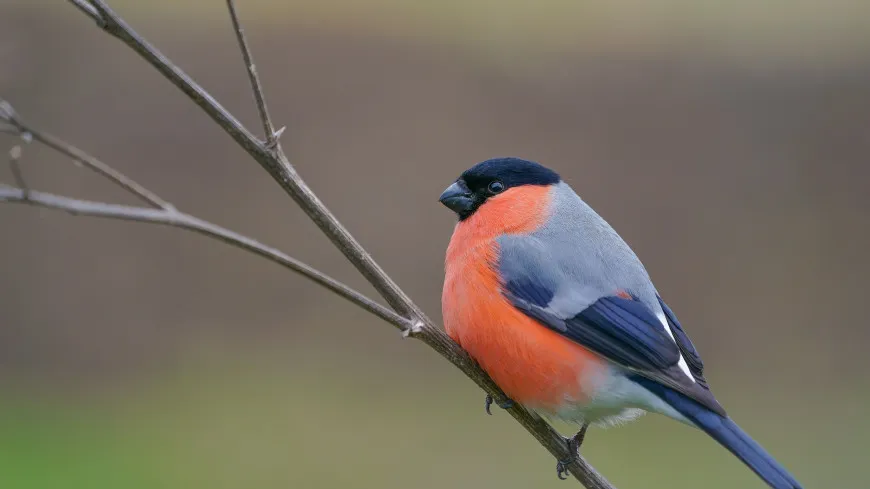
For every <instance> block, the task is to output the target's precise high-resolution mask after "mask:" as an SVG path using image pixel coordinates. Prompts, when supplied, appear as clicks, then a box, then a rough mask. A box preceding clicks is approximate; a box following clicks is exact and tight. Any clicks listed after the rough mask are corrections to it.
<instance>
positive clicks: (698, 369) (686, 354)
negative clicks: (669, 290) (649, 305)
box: [656, 296, 709, 389]
mask: <svg viewBox="0 0 870 489" xmlns="http://www.w3.org/2000/svg"><path fill="white" fill-rule="evenodd" d="M656 298H658V300H659V305H661V307H662V311H664V313H665V317H666V318H667V320H668V326H669V327H670V328H671V333H673V334H674V340H676V342H677V346H678V347H679V348H680V352H682V354H683V358H685V359H686V364H687V365H688V366H689V371H691V372H692V376H693V377H695V381H696V382H697V383H698V384H700V385H701V386H703V387H704V388H707V389H709V386H708V384H707V379H705V378H704V362H703V361H701V355H700V354H698V350H696V349H695V345H693V344H692V340H690V339H689V336H688V335H687V334H686V332H685V331H683V327H682V325H680V322H679V321H678V320H677V316H676V315H675V314H674V311H672V310H671V308H670V307H668V305H667V304H665V301H663V300H662V298H661V297H659V296H656Z"/></svg>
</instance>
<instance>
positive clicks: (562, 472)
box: [556, 460, 571, 480]
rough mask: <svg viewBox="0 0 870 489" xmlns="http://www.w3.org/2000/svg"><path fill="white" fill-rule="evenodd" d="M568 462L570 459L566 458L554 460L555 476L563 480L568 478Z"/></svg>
mask: <svg viewBox="0 0 870 489" xmlns="http://www.w3.org/2000/svg"><path fill="white" fill-rule="evenodd" d="M570 463H571V461H570V460H568V461H564V460H557V461H556V477H558V478H559V480H565V479H567V478H568V474H569V472H568V464H570Z"/></svg>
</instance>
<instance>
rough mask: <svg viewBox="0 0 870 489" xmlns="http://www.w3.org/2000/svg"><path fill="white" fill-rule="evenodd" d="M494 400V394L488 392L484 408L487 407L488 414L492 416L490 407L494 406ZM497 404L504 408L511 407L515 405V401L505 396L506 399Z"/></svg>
mask: <svg viewBox="0 0 870 489" xmlns="http://www.w3.org/2000/svg"><path fill="white" fill-rule="evenodd" d="M493 402H494V400H493V398H492V396H491V395H489V394H487V395H486V401H484V405H483V407H484V409H486V414H488V415H490V416H492V411H490V410H489V407H490V406H492V403H493ZM496 404H497V405H498V407H500V408H502V409H510V408H512V407H514V401H512V400H510V399H507V398H505V400H504V401H499V402H497V403H496Z"/></svg>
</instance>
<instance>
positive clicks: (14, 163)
mask: <svg viewBox="0 0 870 489" xmlns="http://www.w3.org/2000/svg"><path fill="white" fill-rule="evenodd" d="M20 159H21V146H18V145H16V146H13V147H12V149H10V150H9V169H10V170H12V178H13V179H14V180H15V184H16V185H18V186H19V187H21V191H22V192H21V193H22V195H23V196H24V198H25V199H26V198H27V196H28V195H29V194H30V187H28V186H27V182H26V181H25V180H24V173H22V171H21V167H20V166H19V164H18V161H19V160H20Z"/></svg>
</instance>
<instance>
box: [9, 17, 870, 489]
mask: <svg viewBox="0 0 870 489" xmlns="http://www.w3.org/2000/svg"><path fill="white" fill-rule="evenodd" d="M110 4H111V5H113V6H115V7H116V9H117V10H118V11H119V12H120V13H121V14H122V15H124V16H125V17H126V19H127V20H128V21H129V22H130V23H131V24H132V25H133V26H134V27H135V28H136V29H138V30H139V32H140V33H142V34H143V35H145V36H146V37H147V38H148V39H149V40H150V41H152V42H153V43H154V44H155V45H157V46H158V47H159V48H160V49H161V50H163V52H164V53H166V54H167V55H169V56H170V57H172V58H173V59H174V60H175V61H176V62H177V63H179V64H180V65H181V66H182V67H184V69H186V70H187V71H188V73H190V74H191V75H192V76H193V77H195V78H196V79H197V80H199V81H200V82H201V83H202V84H203V85H204V86H205V87H206V88H207V89H209V90H210V91H211V92H212V93H213V94H214V95H215V96H216V97H217V98H218V99H219V100H221V102H222V103H223V104H224V105H225V106H226V107H228V108H229V109H230V110H232V111H234V112H236V113H237V114H239V115H240V117H242V119H243V120H244V121H246V122H248V123H250V124H251V127H252V128H254V127H257V124H256V116H255V113H254V109H253V103H252V101H251V96H250V93H249V91H248V87H247V80H246V77H245V73H244V71H243V69H242V64H241V60H240V56H239V54H238V52H237V50H236V46H235V39H234V37H233V34H232V32H231V30H230V28H229V21H228V18H227V16H226V13H225V11H224V2H221V1H218V0H211V1H205V0H197V1H194V0H188V1H185V2H173V1H169V0H152V1H149V2H142V1H139V2H136V1H133V0H116V1H112V2H110ZM238 8H239V11H240V15H241V16H242V19H243V21H244V23H245V24H246V26H247V31H248V34H249V36H250V39H251V42H252V45H253V48H254V52H255V56H256V60H257V63H258V68H259V71H260V74H261V76H262V77H263V81H264V83H265V87H266V91H267V95H268V96H269V98H270V99H271V109H272V113H273V116H274V118H275V120H276V123H277V124H278V125H279V126H280V125H286V126H287V128H288V129H287V131H286V132H285V134H284V136H283V138H282V140H283V142H284V144H285V147H286V148H287V151H288V154H289V155H290V157H291V159H292V160H293V161H295V162H296V164H297V166H298V170H299V171H300V172H301V173H302V174H303V175H304V176H305V178H306V179H307V180H308V181H309V183H310V184H311V186H312V187H313V188H314V189H315V191H317V192H318V193H319V195H320V196H321V198H322V199H323V200H324V201H325V202H327V203H328V204H329V206H330V207H331V209H332V210H333V211H334V212H335V213H336V214H337V215H338V217H339V218H340V219H342V221H343V222H344V223H345V224H346V225H347V226H348V227H349V229H350V230H351V231H352V232H353V233H355V234H356V236H357V237H358V238H359V239H360V240H361V241H362V243H363V244H364V245H366V246H367V247H368V248H369V249H370V251H371V252H372V253H373V254H374V256H375V257H376V259H378V260H379V261H380V263H381V264H382V265H383V266H384V268H386V269H387V270H388V271H390V272H391V273H392V274H393V276H394V278H395V279H396V280H397V281H398V282H399V284H401V285H402V286H403V287H406V289H407V291H408V292H409V293H410V295H411V296H412V297H414V298H416V299H418V300H419V302H420V304H421V305H422V306H423V307H424V309H425V310H426V311H428V312H429V313H430V314H431V315H432V317H433V318H436V319H437V318H439V317H440V314H439V311H440V305H439V299H440V287H441V280H442V260H443V252H444V249H445V247H446V244H447V241H448V239H449V236H450V232H451V229H452V226H453V224H454V220H453V218H452V216H451V215H450V213H449V212H448V211H446V210H444V209H443V208H441V207H440V205H439V204H438V203H437V200H436V199H437V196H438V194H439V193H440V192H441V190H442V189H443V188H444V187H445V186H446V185H447V184H448V183H449V182H450V181H452V180H453V179H454V178H455V177H456V176H457V175H458V174H459V172H461V171H462V170H463V169H465V168H466V167H468V166H470V165H471V164H473V163H475V162H477V161H480V160H483V159H486V158H489V157H493V156H503V155H513V156H521V157H526V158H530V159H535V160H538V161H541V162H542V163H545V164H547V165H549V166H552V167H554V168H555V169H557V170H558V171H559V172H560V173H562V175H563V176H564V177H565V178H566V179H567V180H568V181H569V182H570V183H571V184H572V185H574V187H575V188H576V189H577V190H578V192H579V193H580V194H581V195H582V196H583V197H584V198H585V199H586V200H587V201H588V202H590V203H591V204H592V205H593V206H594V207H595V208H596V209H597V210H598V211H599V212H600V213H602V214H603V215H604V216H605V218H607V219H608V220H609V221H610V222H611V223H612V224H613V225H614V226H615V227H616V229H617V230H618V231H619V232H620V233H621V234H622V236H623V237H624V238H625V239H626V240H627V241H628V242H629V243H630V244H631V245H632V246H633V247H634V249H635V250H636V251H637V252H638V254H639V255H640V256H641V258H642V259H643V260H644V262H645V264H646V266H647V268H648V269H649V271H650V273H651V274H652V276H653V277H654V278H655V280H656V284H657V286H658V289H659V291H660V292H661V294H662V295H663V296H664V298H665V299H666V300H667V301H668V302H669V303H670V305H671V306H672V307H673V308H674V309H675V310H676V312H677V314H678V315H679V317H680V319H681V321H682V322H683V324H684V326H685V327H686V328H687V330H688V331H689V332H690V334H691V335H692V338H693V340H694V342H695V344H696V345H697V346H698V348H699V350H700V351H701V352H702V354H703V355H704V357H705V360H706V363H707V371H708V372H709V373H708V378H709V380H710V381H711V383H712V385H713V387H714V389H715V391H716V393H717V396H718V397H719V398H720V400H721V401H722V402H723V404H724V405H725V406H726V407H727V408H728V409H729V412H730V413H731V415H732V416H733V417H734V418H735V419H736V420H737V421H738V422H739V423H740V424H741V425H743V427H744V428H745V429H746V430H747V431H749V432H750V433H751V434H752V435H753V436H754V437H755V438H756V439H757V440H758V441H759V442H760V443H762V444H763V445H764V446H765V447H767V448H768V449H769V450H770V451H771V452H772V453H773V454H774V455H775V456H776V457H777V458H778V459H779V460H781V461H782V462H783V463H784V464H785V465H786V466H787V467H788V468H790V469H791V470H792V472H793V473H794V474H795V475H796V476H797V478H798V479H799V480H800V481H802V482H803V483H804V485H805V487H807V488H813V487H828V488H838V489H861V488H866V487H868V485H870V480H868V476H867V475H866V470H864V468H863V467H862V466H861V465H860V464H861V463H862V462H863V459H864V458H865V455H866V453H867V448H866V441H867V439H868V436H870V421H868V419H867V417H866V416H865V415H864V412H865V410H866V403H867V402H868V401H870V380H868V374H867V372H868V367H870V359H868V355H867V354H866V348H867V345H868V339H870V332H868V328H867V327H866V314H865V311H864V310H863V307H864V305H865V302H866V288H867V276H868V274H870V260H868V259H867V249H868V245H870V219H868V212H870V164H868V162H870V3H867V2H854V1H848V0H834V1H830V2H824V3H822V2H815V1H812V2H811V1H804V0H801V1H784V0H779V1H769V2H754V1H749V0H738V1H733V2H722V3H718V4H717V3H712V2H689V1H685V0H664V1H653V2H644V1H637V0H623V1H610V2H605V1H596V2H588V1H577V0H572V1H557V0H550V1H538V2H520V1H515V0H511V1H499V2H494V1H461V2H460V1H456V0H449V1H439V2H435V1H425V2H403V1H398V0H374V1H371V2H354V1H351V0H331V1H321V2H313V1H312V2H296V1H291V2H278V1H268V0H238ZM0 95H2V96H3V97H4V98H6V99H8V100H9V101H11V102H12V103H13V104H14V106H15V107H16V108H17V109H18V111H19V112H20V113H21V114H22V115H23V116H24V117H25V118H26V119H27V120H29V121H31V122H33V123H35V124H36V125H37V126H39V127H41V128H43V129H45V130H47V131H50V132H53V133H55V134H57V135H59V136H61V137H63V138H65V139H67V140H69V141H73V142H74V143H76V144H77V145H79V146H81V147H83V148H85V149H87V150H88V151H90V152H91V153H93V154H95V155H96V156H98V157H100V158H102V159H104V160H105V161H107V162H111V163H112V164H114V165H116V166H117V167H118V168H119V169H121V170H122V171H124V172H126V173H128V174H130V175H131V176H133V177H134V178H136V179H138V180H139V181H141V182H142V183H144V184H146V185H148V186H149V187H151V188H152V189H154V190H156V191H157V192H158V193H160V194H161V195H162V196H164V197H165V198H167V199H169V200H170V201H172V202H174V203H175V204H176V205H177V206H179V207H180V208H182V209H184V210H186V211H189V212H192V213H194V214H198V215H201V216H203V217H205V218H208V219H211V220H214V221H216V222H218V223H220V224H223V225H226V226H228V227H230V228H233V229H236V230H239V231H241V232H245V233H249V234H251V235H253V236H255V237H257V238H259V239H262V240H263V241H265V242H267V243H270V244H273V245H276V246H279V247H281V248H283V249H284V250H286V251H288V252H290V253H292V254H293V255H295V256H297V257H300V258H302V259H304V260H305V261H307V262H309V263H311V264H313V265H315V266H318V267H320V268H322V269H323V270H325V271H326V272H328V273H330V274H332V275H334V276H337V277H340V278H342V279H345V280H347V281H348V282H349V283H351V284H352V285H354V286H357V287H359V288H361V289H363V290H365V291H367V292H371V289H370V288H368V287H367V286H366V284H365V283H364V282H363V280H362V279H360V278H359V277H358V276H357V274H356V273H355V272H354V270H353V269H352V268H351V267H350V266H349V265H348V264H347V263H346V261H345V260H344V259H343V258H342V257H341V256H340V255H339V254H338V253H337V252H336V251H334V250H333V249H332V248H331V247H330V246H329V244H328V243H327V242H326V240H325V239H324V238H323V237H321V235H320V234H319V232H318V231H317V230H316V228H315V227H314V226H313V225H312V224H310V223H309V222H308V221H307V219H306V218H305V217H304V216H303V215H302V214H301V213H300V212H299V211H298V210H297V209H295V207H294V205H293V203H292V202H291V201H290V200H289V199H287V198H286V197H285V196H284V195H282V194H281V192H280V191H279V190H278V188H277V186H276V185H274V183H272V182H271V181H270V180H269V179H268V177H267V176H266V175H265V174H264V172H262V171H261V170H260V169H259V167H258V166H257V165H256V164H255V163H254V162H253V161H251V160H250V159H249V158H247V157H246V156H245V155H244V154H243V153H242V152H241V151H240V150H239V149H238V148H236V147H234V145H233V144H232V142H231V141H230V139H229V138H228V137H227V136H226V135H224V134H223V133H222V132H221V131H220V130H218V129H217V128H216V127H214V125H213V124H212V123H211V122H210V121H209V120H208V119H207V117H205V116H204V115H202V114H201V113H200V112H199V111H198V110H197V109H196V108H195V107H194V106H193V105H192V104H191V103H190V102H189V101H187V100H186V99H185V98H184V97H183V96H182V95H180V94H179V93H178V92H177V91H176V90H175V89H174V88H173V87H172V86H170V85H169V84H168V83H167V82H165V81H164V80H163V79H161V78H160V77H159V76H158V75H157V74H156V72H154V71H153V69H151V68H150V67H148V66H146V65H145V64H144V63H143V62H141V61H140V60H139V59H138V58H137V57H136V56H135V55H134V53H132V52H131V51H130V50H129V49H128V48H126V47H124V46H122V45H121V44H120V43H119V42H117V41H115V40H113V39H111V38H109V37H107V36H106V35H105V34H103V33H101V32H100V31H99V30H98V29H96V28H95V27H94V26H93V23H92V22H90V21H89V20H87V19H86V18H85V17H84V16H83V15H81V14H80V13H78V12H77V11H76V10H75V9H74V8H73V7H72V6H70V5H69V4H67V3H66V2H60V1H48V0H3V1H2V2H0ZM14 144H17V142H16V141H15V140H13V139H12V138H11V137H7V136H0V149H2V150H3V151H4V152H5V151H7V150H8V148H10V147H12V146H13V145H14ZM23 164H24V166H25V170H26V172H27V176H28V181H29V182H30V185H31V186H32V187H34V188H38V189H42V190H47V191H54V192H60V193H65V194H70V195H74V196H81V197H88V198H92V199H107V200H113V201H118V202H131V201H130V199H129V197H127V196H126V195H124V194H122V193H121V192H120V191H118V190H117V189H114V188H112V187H110V186H109V185H107V184H105V183H103V182H102V181H100V180H99V179H98V178H96V177H95V176H93V175H91V174H89V173H87V172H84V171H82V170H80V169H77V168H75V167H74V166H73V165H71V164H70V162H69V161H66V160H65V159H63V158H60V157H58V156H56V155H54V154H51V153H50V152H49V151H47V150H45V149H43V148H39V147H35V146H28V147H26V148H24V160H23ZM0 181H5V182H10V181H11V175H10V173H9V172H8V170H7V169H6V168H0ZM0 233H2V234H0V271H2V274H0V487H2V488H9V489H55V488H57V489H61V488H63V489H69V488H88V489H104V488H105V489H110V488H111V489H118V488H128V489H136V488H143V489H158V488H173V489H174V488H178V489H182V488H183V489H190V488H198V487H203V488H206V487H207V488H210V489H211V488H240V487H257V488H260V489H268V488H288V487H300V488H301V487H305V488H320V487H322V488H333V487H359V488H368V487H371V488H386V489H388V488H411V487H413V488H442V487H475V488H498V489H508V488H527V487H568V486H572V487H573V486H574V483H573V482H560V481H558V480H557V479H556V477H555V470H554V466H555V462H554V461H553V460H552V459H551V457H550V456H549V455H548V454H547V453H546V452H545V451H544V450H543V449H542V448H541V447H539V446H538V444H537V443H536V442H534V440H532V439H531V438H530V437H528V436H527V434H526V433H525V432H524V431H523V430H522V429H521V428H520V427H519V426H518V425H516V424H515V423H514V422H513V421H511V420H510V417H509V416H508V415H506V414H504V413H502V412H500V411H496V412H494V415H493V416H492V417H488V416H486V415H485V414H484V412H483V393H482V392H480V391H479V390H478V389H477V388H476V387H475V386H474V385H472V383H471V382H470V381H468V380H467V379H466V378H464V377H463V376H462V375H461V374H460V373H459V372H458V371H457V370H455V369H454V368H452V367H451V366H450V365H449V364H448V363H446V362H444V361H443V360H441V359H440V358H439V357H438V356H437V355H435V354H434V353H433V352H431V351H429V350H427V349H426V348H425V347H424V346H422V345H421V344H419V343H417V342H414V341H402V340H401V339H400V337H399V334H398V333H397V332H396V331H395V330H393V329H392V328H391V327H389V326H386V325H384V324H381V323H379V322H378V321H376V320H374V319H372V318H370V317H369V316H367V315H365V314H364V313H362V312H360V311H358V310H356V309H355V308H353V307H352V306H350V305H348V304H346V303H344V302H343V301H341V300H340V299H338V298H336V297H333V296H331V295H330V294H328V293H326V292H324V291H322V290H320V289H318V288H316V287H315V286H313V285H311V284H309V283H308V282H306V281H305V280H303V279H301V278H299V277H296V276H294V275H291V274H289V273H287V272H285V271H283V270H281V269H279V268H278V267H276V266H273V265H271V264H270V263H267V262H265V261H263V260H261V259H258V258H256V257H253V256H249V255H247V254H245V253H243V252H240V251H238V250H235V249H233V248H229V247H227V246H225V245H222V244H219V243H217V242H211V241H209V240H206V239H204V238H201V237H199V236H194V235H191V234H187V233H183V232H180V231H177V230H172V229H164V228H155V227H147V226H144V225H138V224H131V223H123V222H112V221H98V220H90V219H86V218H75V217H71V216H67V215H63V214H60V213H57V212H53V211H49V210H42V209H34V208H26V207H22V206H0ZM560 427H561V428H564V429H565V431H566V432H567V431H569V430H570V427H565V426H560ZM583 452H584V454H585V455H586V456H587V457H588V459H589V460H590V461H591V462H592V463H593V465H595V466H596V467H597V468H598V469H599V470H600V471H601V472H602V473H603V474H605V475H606V476H607V477H608V478H609V479H610V480H611V481H612V482H613V483H614V484H615V485H616V486H617V487H619V488H620V489H632V488H637V489H658V488H669V489H670V488H694V487H704V488H710V489H717V488H729V489H730V488H735V487H745V488H749V487H758V488H761V487H763V485H762V483H761V482H760V481H759V480H758V479H756V477H755V476H754V475H753V474H752V473H751V472H750V471H749V470H748V469H746V468H744V467H743V466H742V465H741V464H740V462H738V461H737V460H736V459H735V458H733V457H732V456H730V455H729V454H728V453H727V452H725V451H724V450H723V449H721V448H720V447H718V446H717V445H716V444H715V443H714V442H713V441H712V440H709V439H707V438H706V437H705V436H704V435H703V434H701V433H700V432H696V431H693V430H690V429H688V428H686V427H683V426H681V425H678V424H677V423H674V422H671V421H669V420H666V419H662V418H659V417H654V416H647V417H645V418H642V419H641V420H640V421H639V422H636V423H634V424H631V425H629V426H625V427H622V428H615V429H609V430H599V429H594V430H592V431H591V432H590V434H589V436H588V437H587V443H586V445H585V446H584V447H583Z"/></svg>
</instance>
